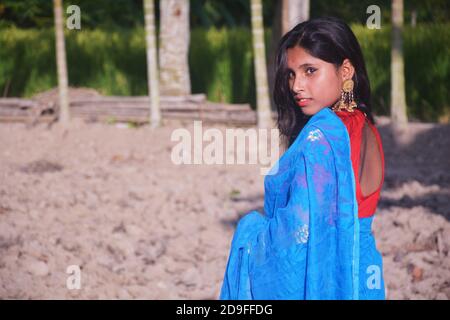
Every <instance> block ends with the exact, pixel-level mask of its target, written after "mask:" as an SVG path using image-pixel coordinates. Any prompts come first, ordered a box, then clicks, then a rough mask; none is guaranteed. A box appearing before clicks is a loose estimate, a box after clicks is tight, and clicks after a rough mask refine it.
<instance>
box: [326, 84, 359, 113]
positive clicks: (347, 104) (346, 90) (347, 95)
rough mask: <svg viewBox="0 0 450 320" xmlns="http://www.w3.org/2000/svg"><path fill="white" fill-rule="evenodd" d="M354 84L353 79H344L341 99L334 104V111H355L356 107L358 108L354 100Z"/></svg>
mask: <svg viewBox="0 0 450 320" xmlns="http://www.w3.org/2000/svg"><path fill="white" fill-rule="evenodd" d="M353 85H354V83H353V80H352V79H347V80H345V81H344V84H343V86H342V91H341V99H340V100H339V101H338V102H336V103H335V104H334V105H333V107H332V109H333V111H342V110H345V111H348V112H354V111H355V110H354V109H355V108H356V102H355V101H354V100H353Z"/></svg>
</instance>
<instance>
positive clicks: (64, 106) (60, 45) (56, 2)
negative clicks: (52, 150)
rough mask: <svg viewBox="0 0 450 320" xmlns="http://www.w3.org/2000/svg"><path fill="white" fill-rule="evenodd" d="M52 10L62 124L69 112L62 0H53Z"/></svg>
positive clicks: (66, 120) (68, 117) (68, 118)
mask: <svg viewBox="0 0 450 320" xmlns="http://www.w3.org/2000/svg"><path fill="white" fill-rule="evenodd" d="M53 10H54V15H55V43H56V66H57V70H58V87H59V122H60V123H62V124H67V122H69V120H70V114H69V98H68V92H67V91H68V89H67V86H68V79H67V63H66V45H65V42H64V23H63V10H62V0H53Z"/></svg>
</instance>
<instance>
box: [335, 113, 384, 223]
mask: <svg viewBox="0 0 450 320" xmlns="http://www.w3.org/2000/svg"><path fill="white" fill-rule="evenodd" d="M335 113H336V115H337V116H338V117H339V118H340V119H341V120H342V122H343V123H344V124H345V126H346V127H347V131H348V134H349V136H350V148H351V159H352V166H353V172H354V174H355V180H356V181H355V182H356V199H357V201H358V216H359V217H360V218H366V217H371V216H372V215H374V214H375V211H376V209H377V204H378V200H379V199H380V192H381V188H382V186H383V182H384V152H383V145H382V143H381V137H380V134H379V133H378V130H377V128H376V127H375V126H374V125H373V124H372V123H371V122H370V121H369V120H368V119H366V115H365V114H364V113H363V112H362V111H361V110H359V109H355V111H354V112H347V111H337V112H335ZM366 120H367V124H368V125H369V127H370V128H371V129H372V131H373V132H374V134H375V137H376V139H377V142H378V147H379V149H380V152H381V160H382V179H381V183H380V185H379V187H378V189H377V190H375V191H374V192H372V193H371V194H369V195H367V196H363V194H362V191H361V186H360V184H359V176H358V174H359V170H358V168H359V158H360V147H361V139H362V130H363V127H364V122H365V121H366Z"/></svg>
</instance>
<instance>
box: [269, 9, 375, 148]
mask: <svg viewBox="0 0 450 320" xmlns="http://www.w3.org/2000/svg"><path fill="white" fill-rule="evenodd" d="M295 46H300V47H302V48H303V49H305V50H306V51H307V52H308V53H309V54H310V55H312V56H314V57H316V58H319V59H321V60H324V61H326V62H328V63H332V64H334V65H335V66H336V68H338V67H340V66H341V65H342V63H343V62H344V60H345V59H349V60H350V62H351V63H352V65H353V67H354V68H355V73H354V75H353V78H352V80H353V81H354V89H353V92H354V97H355V101H356V103H357V108H358V109H360V110H361V111H362V112H364V113H365V114H366V115H367V118H368V119H369V121H370V122H371V123H372V124H375V119H374V118H373V115H372V110H371V106H370V83H369V77H368V75H367V71H366V66H365V63H364V58H363V55H362V51H361V47H360V46H359V43H358V40H357V39H356V37H355V35H354V34H353V32H352V30H351V29H350V28H349V26H348V25H347V24H346V23H345V22H344V21H342V20H340V19H338V18H333V17H323V18H315V19H311V20H308V21H305V22H302V23H299V24H298V25H296V26H295V27H294V28H293V29H292V30H290V31H289V32H288V33H286V34H285V35H284V36H283V37H282V38H281V40H280V43H279V45H278V51H277V55H276V61H275V68H276V70H275V84H274V90H273V98H274V102H275V105H276V107H277V112H278V120H277V125H278V129H279V130H280V135H281V138H282V140H283V141H284V144H285V146H287V147H289V146H290V145H291V144H292V143H293V142H294V140H295V138H296V137H297V135H298V134H299V133H300V131H301V130H302V129H303V127H304V126H305V125H306V123H307V122H308V120H309V119H310V118H311V116H308V115H305V114H304V113H303V112H302V110H301V108H299V107H298V105H297V104H296V103H295V99H294V95H293V93H292V91H291V89H290V87H289V79H288V76H289V71H288V68H287V58H286V51H287V49H290V48H293V47H295Z"/></svg>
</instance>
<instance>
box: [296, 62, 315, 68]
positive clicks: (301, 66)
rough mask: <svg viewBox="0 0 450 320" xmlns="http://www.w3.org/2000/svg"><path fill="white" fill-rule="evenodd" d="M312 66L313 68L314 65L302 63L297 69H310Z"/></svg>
mask: <svg viewBox="0 0 450 320" xmlns="http://www.w3.org/2000/svg"><path fill="white" fill-rule="evenodd" d="M312 66H314V64H312V63H304V64H301V65H299V66H298V68H299V69H301V68H305V67H312Z"/></svg>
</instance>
